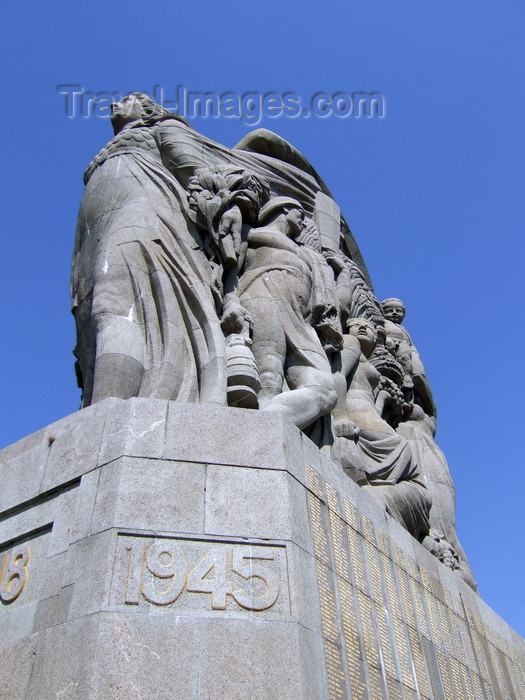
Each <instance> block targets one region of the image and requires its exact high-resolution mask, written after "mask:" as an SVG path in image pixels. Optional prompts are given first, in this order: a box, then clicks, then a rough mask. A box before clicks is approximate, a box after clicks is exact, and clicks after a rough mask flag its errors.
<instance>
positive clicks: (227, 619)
mask: <svg viewBox="0 0 525 700" xmlns="http://www.w3.org/2000/svg"><path fill="white" fill-rule="evenodd" d="M144 402H145V403H148V400H146V399H130V400H129V401H121V402H120V404H122V407H121V409H119V411H116V412H114V413H113V416H112V422H111V435H113V436H115V437H114V444H113V447H112V450H113V451H114V453H115V454H117V453H118V439H117V437H116V436H117V435H120V436H121V440H122V441H121V448H122V449H121V451H122V453H123V454H121V455H120V456H118V457H117V456H115V455H114V456H115V458H114V459H112V460H111V461H109V462H105V461H102V460H100V458H97V462H98V466H97V467H96V468H94V469H93V461H92V458H91V454H93V453H95V454H97V455H98V456H99V457H100V454H101V450H100V445H101V443H102V441H103V440H105V434H104V432H103V433H102V434H101V435H99V436H98V438H96V437H95V436H94V435H93V434H91V436H90V437H88V439H89V443H90V444H89V445H88V446H86V450H85V454H86V458H85V460H84V461H83V462H77V463H76V466H75V470H76V471H75V473H76V474H79V477H78V478H76V479H75V480H73V481H68V482H67V483H66V484H64V485H60V486H58V487H57V488H56V489H55V490H54V491H53V492H51V493H50V492H48V491H46V492H45V493H43V494H42V495H41V496H38V495H37V497H36V498H35V499H34V500H33V502H32V503H31V504H29V506H28V505H27V502H26V501H25V500H23V501H22V503H21V507H20V508H19V509H18V508H16V507H15V508H14V509H10V510H8V511H4V512H3V513H2V514H0V517H1V518H2V520H1V521H0V522H1V529H0V535H1V536H2V539H1V540H0V547H1V549H0V554H2V553H3V556H4V557H5V556H7V567H11V569H10V571H12V570H13V569H12V567H13V566H14V565H15V563H14V562H13V554H14V553H16V552H20V553H25V552H26V551H27V550H30V555H29V556H28V557H27V558H25V559H24V557H25V554H24V556H23V557H22V560H19V562H18V566H19V569H18V571H19V573H20V576H21V578H20V579H19V580H15V579H13V581H12V582H11V584H12V585H9V584H7V583H6V579H5V576H4V575H3V576H4V578H3V580H0V600H1V601H2V602H1V603H0V604H1V605H2V615H1V617H0V625H1V627H0V630H1V635H2V642H3V644H4V650H5V651H4V654H5V656H4V658H5V659H10V658H11V655H12V654H13V653H14V654H15V657H13V658H15V661H14V662H13V663H14V664H15V665H14V666H13V668H15V669H17V672H18V673H19V676H18V677H17V678H16V679H13V678H11V677H9V678H8V679H7V680H6V683H5V688H7V689H9V692H12V694H13V693H14V695H12V696H13V697H23V698H35V699H36V698H38V699H39V700H40V698H55V697H56V695H57V694H58V695H60V694H61V693H62V694H63V695H65V696H66V697H70V698H79V699H80V698H85V697H94V698H98V697H122V698H125V697H130V696H133V694H137V693H138V694H141V695H142V696H149V697H166V698H172V697H174V698H177V697H184V698H201V699H202V700H204V699H211V698H216V697H224V698H230V697H246V695H247V694H248V695H249V696H250V697H260V698H265V697H268V695H269V694H271V695H272V697H276V698H283V700H284V699H286V700H288V699H290V698H310V697H316V698H317V697H319V698H329V697H332V696H333V695H334V694H336V693H337V694H339V695H340V696H341V697H351V696H358V697H359V696H361V697H365V698H366V697H376V696H377V694H378V693H379V697H383V696H384V697H386V695H385V694H386V693H387V692H388V693H390V694H395V693H401V695H404V696H405V697H417V693H416V690H415V689H416V688H419V693H420V697H422V698H424V697H428V698H430V697H440V696H441V697H446V698H447V699H448V698H456V697H458V698H461V697H464V695H467V696H472V697H478V696H479V697H481V695H480V693H482V691H481V690H479V688H481V687H483V686H484V685H485V687H486V688H487V689H490V691H489V690H487V692H492V693H494V695H495V696H497V695H498V694H499V695H500V696H501V697H513V696H514V697H521V696H522V695H523V694H524V692H525V686H524V684H523V677H522V671H521V668H522V666H523V664H524V663H525V642H524V641H523V640H522V639H521V638H520V637H519V636H518V635H516V633H515V632H514V631H513V630H511V629H510V628H509V627H508V625H506V624H505V623H504V622H503V621H502V620H501V619H500V618H498V616H497V615H495V614H494V613H493V611H491V610H490V609H489V608H488V607H487V606H486V605H485V604H484V603H483V601H482V600H481V599H480V598H479V596H478V595H477V594H476V593H475V592H474V591H473V590H472V589H471V588H469V587H468V586H467V585H466V584H465V583H464V582H463V581H461V579H460V578H459V577H458V576H456V575H455V574H454V573H453V571H452V570H451V569H449V568H447V567H445V566H444V565H443V564H442V563H440V562H439V561H438V559H437V558H436V557H433V556H432V555H431V554H430V552H429V551H428V550H427V549H426V548H425V547H423V546H422V545H421V544H420V543H418V542H417V541H416V540H415V539H414V538H413V537H411V536H410V535H409V534H408V532H407V530H406V529H405V528H403V527H402V526H401V525H400V524H399V523H398V522H397V521H396V520H394V519H393V518H391V517H390V516H388V515H386V514H385V512H384V510H383V509H381V508H380V507H379V506H378V504H377V503H375V502H374V501H373V500H372V499H371V498H370V497H369V495H368V494H367V492H366V490H365V489H362V488H360V487H359V486H358V485H357V484H355V483H354V482H353V481H352V480H350V479H348V478H347V477H346V476H345V474H344V472H343V471H342V470H341V468H340V466H339V465H337V464H336V463H334V462H333V461H332V460H331V459H330V457H329V456H328V455H327V454H325V453H323V451H320V450H319V449H318V448H317V447H315V446H314V445H313V443H311V442H310V441H309V440H308V438H306V437H305V436H304V434H302V433H301V432H300V431H299V430H298V429H297V428H295V427H294V426H291V425H290V424H288V425H286V426H285V425H284V423H283V421H282V418H280V417H279V416H277V415H275V416H274V415H271V414H270V413H268V414H265V413H264V412H256V411H241V410H239V409H231V408H226V407H217V408H213V409H212V408H210V407H209V406H198V405H190V404H187V405H186V406H184V405H183V404H171V405H170V406H169V408H172V407H173V408H174V411H180V412H184V410H185V409H187V411H188V413H187V416H186V422H185V423H184V422H183V424H184V426H185V428H184V431H180V432H179V433H178V439H179V441H180V443H181V444H180V448H179V447H178V446H177V436H176V434H175V433H174V434H172V435H171V438H170V441H169V451H170V453H171V454H172V455H174V454H177V455H180V454H181V453H182V452H184V451H185V450H188V446H187V435H186V434H185V433H186V431H188V432H189V433H190V434H191V435H197V426H202V425H204V424H205V425H206V426H207V434H214V433H217V432H219V430H221V431H226V432H227V433H228V434H229V435H230V444H226V443H221V442H219V443H218V445H217V447H216V454H215V455H213V448H212V445H211V442H210V443H209V444H206V445H205V446H204V447H203V448H202V449H204V450H206V451H207V457H208V459H209V461H205V462H199V461H197V460H194V461H191V460H190V461H188V460H187V459H186V460H184V461H181V460H179V459H170V458H168V457H167V455H166V454H162V457H160V458H155V459H146V458H144V457H143V456H142V451H143V442H142V440H141V439H138V440H137V439H136V437H133V436H132V438H131V442H130V434H131V433H130V432H129V431H127V430H126V424H127V422H128V420H129V419H130V417H131V418H133V416H135V418H134V420H135V423H134V426H133V433H134V435H135V436H136V435H141V434H143V433H144V434H145V433H147V432H148V431H149V430H150V429H151V425H152V423H155V422H156V420H157V419H158V416H159V415H162V416H165V417H166V416H168V405H167V404H168V402H165V404H166V405H165V406H161V404H162V403H163V402H161V401H153V402H152V405H151V406H150V408H149V409H146V407H145V406H143V403H144ZM105 403H106V402H100V404H99V405H100V410H103V409H104V404H105ZM127 403H129V406H128V407H125V406H124V404H127ZM108 404H110V405H113V404H112V402H111V401H109V402H108ZM139 405H140V406H141V408H140V411H137V406H139ZM139 415H140V416H141V417H142V418H141V419H140V418H139V417H138V416H139ZM179 415H182V413H181V414H179ZM84 416H86V412H84V411H80V412H78V413H77V414H75V415H74V416H70V417H68V418H67V419H65V423H64V424H65V425H71V422H72V421H73V422H75V421H78V424H77V432H79V429H78V426H80V425H81V423H82V421H83V420H84ZM173 416H175V413H174V414H173ZM238 416H246V418H245V423H243V427H244V428H246V427H249V426H250V425H253V426H254V424H252V423H251V421H262V423H261V426H262V427H261V426H260V427H259V430H258V431H256V433H257V434H258V435H262V434H264V430H265V429H266V428H267V427H268V425H271V426H272V428H273V429H275V430H276V432H277V435H281V437H280V438H279V439H278V440H277V441H276V442H277V443H278V445H279V446H278V447H277V448H276V445H275V444H274V443H273V442H271V441H269V440H267V441H262V440H259V445H258V449H257V451H255V452H254V451H251V452H250V450H249V446H248V445H247V443H246V437H245V431H244V430H239V431H237V430H236V427H237V423H238ZM86 420H87V421H88V423H89V421H90V420H91V418H90V417H89V416H87V418H86ZM140 420H142V421H143V425H142V429H141V425H140ZM168 423H169V421H168V422H167V423H166V425H167V424H168ZM175 424H176V423H175V421H174V422H173V425H175ZM192 424H193V426H192ZM285 427H286V430H285ZM55 428H57V433H58V432H59V431H60V429H61V428H62V426H60V425H58V426H56V425H55ZM254 429H255V426H254ZM279 431H280V433H279ZM153 432H155V431H153ZM285 434H286V435H287V438H286V444H287V449H284V444H283V437H282V436H284V435H285ZM87 435H88V436H89V433H87ZM233 443H237V444H236V445H235V444H233ZM159 444H160V443H159ZM133 445H135V446H136V447H137V452H139V454H138V455H137V456H135V455H133V454H129V453H130V452H132V446H133ZM291 445H293V446H294V449H295V450H297V452H296V451H294V452H293V453H292V452H291V450H290V449H288V448H289V446H291ZM130 446H131V447H130ZM89 447H90V448H91V449H88V448H89ZM245 448H247V456H248V458H249V459H248V460H247V461H249V462H251V464H246V465H242V464H238V461H239V460H240V455H241V454H242V450H243V449H245ZM27 449H28V452H31V450H33V449H34V441H32V440H28V441H27ZM159 449H160V448H159ZM166 449H168V448H167V446H166V444H165V445H164V447H163V448H162V450H164V451H165V450H166ZM162 450H161V453H162ZM197 452H198V450H197ZM124 453H126V454H124ZM184 454H185V456H187V454H186V453H185V452H184ZM298 454H301V455H302V459H303V462H302V464H301V460H300V458H299V457H298ZM10 455H11V457H10ZM6 457H7V459H6ZM23 457H24V453H23V451H21V449H20V445H19V446H18V447H17V449H16V450H14V451H12V450H7V451H2V453H0V459H1V460H2V461H3V463H4V464H7V465H9V464H10V461H11V459H13V460H17V459H20V458H22V459H23ZM201 457H202V452H201V453H200V457H199V459H200V458H201ZM212 457H215V459H212ZM68 458H69V459H75V452H74V451H72V452H70V453H69V457H68ZM228 459H231V462H230V463H228ZM274 460H276V461H274ZM84 469H85V470H86V473H84V474H82V471H83V470H84ZM71 473H73V472H72V471H71V469H70V466H69V465H67V464H64V474H68V475H69V474H71ZM46 523H47V524H46ZM35 527H36V528H37V530H36V532H34V531H33V529H34V528H35ZM38 528H40V529H38ZM24 548H27V550H26V549H24ZM25 572H27V577H25ZM20 583H22V584H23V585H20ZM17 587H18V588H17ZM18 589H19V594H18V595H17V596H16V598H13V594H14V593H16V591H17V590H18ZM10 597H11V598H13V599H12V600H9V598H10ZM13 650H14V651H13ZM414 693H416V695H414ZM440 694H441V695H440Z"/></svg>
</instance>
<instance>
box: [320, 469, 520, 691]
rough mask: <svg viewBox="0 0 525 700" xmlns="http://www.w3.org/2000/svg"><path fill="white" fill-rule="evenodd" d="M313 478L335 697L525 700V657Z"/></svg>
mask: <svg viewBox="0 0 525 700" xmlns="http://www.w3.org/2000/svg"><path fill="white" fill-rule="evenodd" d="M307 475H308V489H309V494H308V502H309V510H310V523H311V526H312V534H313V543H314V553H315V558H316V568H317V582H318V590H319V599H320V607H321V631H322V636H323V646H324V654H325V667H326V677H327V681H328V694H329V698H330V700H344V699H346V698H349V697H351V698H370V700H386V699H392V698H403V697H406V698H421V700H429V699H430V698H431V699H432V700H438V699H441V700H445V698H446V700H465V698H466V699H467V700H471V699H472V700H474V698H476V699H477V698H480V699H483V698H487V699H488V698H496V699H497V698H516V699H517V698H525V657H523V656H522V655H521V654H519V653H518V652H517V651H516V649H514V648H513V647H512V646H511V645H510V644H509V643H508V642H507V641H506V640H505V639H504V638H502V637H501V636H500V635H499V634H498V633H497V632H496V631H495V630H493V629H492V628H490V627H489V626H488V625H487V624H486V623H484V622H483V620H482V619H481V617H480V616H479V615H478V614H477V613H476V612H474V611H472V610H470V609H469V608H468V607H467V606H466V605H465V604H464V603H463V602H462V601H461V600H460V599H459V598H458V597H456V596H453V595H452V594H451V593H450V592H449V591H447V590H446V588H445V587H444V586H443V584H442V583H441V582H440V581H438V580H436V579H435V578H434V577H433V576H431V575H430V574H429V573H428V572H427V571H426V570H425V569H423V568H422V567H421V566H420V565H418V563H417V562H416V561H415V560H414V558H413V557H411V556H410V555H408V554H404V553H403V552H402V550H401V549H400V548H399V547H398V545H397V544H396V543H395V542H394V541H393V540H390V538H389V537H388V536H387V534H386V533H384V532H382V531H381V530H379V529H378V528H376V527H375V525H374V523H373V522H372V521H371V520H370V519H369V518H368V517H367V516H365V515H364V514H359V513H358V511H357V509H356V507H355V506H354V504H352V503H350V502H349V501H348V500H346V499H345V498H343V497H342V496H341V495H340V494H338V493H337V492H336V490H335V489H334V488H333V487H332V486H331V485H330V484H329V483H327V482H325V481H324V479H323V478H322V477H321V475H320V474H318V473H317V472H316V471H315V470H314V469H313V468H311V467H307ZM482 688H483V689H482ZM489 688H490V690H489Z"/></svg>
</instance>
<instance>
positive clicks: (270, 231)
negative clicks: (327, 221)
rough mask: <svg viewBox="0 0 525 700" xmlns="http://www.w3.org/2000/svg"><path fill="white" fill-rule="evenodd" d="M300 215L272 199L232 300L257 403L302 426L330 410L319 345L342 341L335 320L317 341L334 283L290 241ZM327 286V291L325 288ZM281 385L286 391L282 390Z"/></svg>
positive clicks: (294, 205) (286, 202)
mask: <svg viewBox="0 0 525 700" xmlns="http://www.w3.org/2000/svg"><path fill="white" fill-rule="evenodd" d="M303 218H304V210H303V208H302V206H301V205H300V204H299V202H298V201H297V200H294V199H292V198H289V197H275V198H273V199H271V200H270V201H269V202H268V203H267V204H266V205H265V206H264V207H263V208H262V209H261V211H260V213H259V225H258V227H256V228H253V229H252V230H251V231H250V233H249V234H248V248H247V251H246V260H245V263H244V268H243V271H242V275H241V277H240V280H239V299H240V302H241V304H242V306H243V307H244V308H245V309H247V311H248V313H249V314H250V316H251V318H252V319H253V346H252V348H253V354H254V356H255V360H256V362H257V366H258V368H259V373H260V377H261V391H260V393H259V406H260V408H261V409H263V410H280V411H282V412H283V414H284V415H286V416H287V417H288V418H289V419H290V420H291V421H292V422H293V423H295V425H297V426H298V427H299V428H307V427H308V426H310V425H311V424H312V423H313V422H314V421H315V420H317V419H318V418H320V417H321V416H323V415H326V414H327V413H329V412H330V410H331V409H332V408H333V407H334V406H335V402H336V393H335V387H334V383H333V378H332V372H331V368H330V363H329V362H328V358H327V354H326V352H325V348H327V347H328V346H330V347H332V346H333V342H334V336H336V342H337V340H339V339H340V338H341V334H340V333H338V331H339V329H338V318H337V313H336V317H335V324H334V325H333V326H329V327H330V328H331V329H332V330H333V333H332V334H331V336H330V337H328V338H327V339H326V342H324V343H322V340H321V338H320V337H319V335H318V331H319V332H321V333H322V332H323V328H322V326H323V321H324V320H325V318H326V313H328V314H329V313H330V311H331V310H334V309H335V311H337V299H336V291H335V282H334V279H333V276H332V275H331V271H330V269H329V268H328V266H327V265H326V263H325V261H324V258H323V257H322V256H321V255H320V254H319V253H317V252H316V251H315V250H313V249H312V248H310V247H308V246H302V245H299V244H298V243H297V238H298V237H299V235H300V234H301V231H302V229H303ZM330 286H331V288H330ZM285 380H286V384H287V387H288V389H289V391H286V392H283V384H284V381H285Z"/></svg>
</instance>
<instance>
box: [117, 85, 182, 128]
mask: <svg viewBox="0 0 525 700" xmlns="http://www.w3.org/2000/svg"><path fill="white" fill-rule="evenodd" d="M158 117H174V118H175V119H179V120H180V121H184V122H185V120H183V119H182V117H179V115H175V114H174V112H170V111H169V110H168V109H165V108H164V107H161V106H160V105H159V104H157V103H156V102H155V101H154V100H152V99H151V97H150V96H149V95H146V93H145V92H130V93H129V95H126V96H125V97H123V98H122V99H121V100H119V101H118V102H113V104H112V105H111V123H112V124H113V130H114V131H115V133H116V134H118V132H119V131H121V130H122V129H123V128H124V127H125V126H126V125H127V124H131V123H133V122H136V121H148V120H151V119H154V118H158ZM185 123H186V122H185Z"/></svg>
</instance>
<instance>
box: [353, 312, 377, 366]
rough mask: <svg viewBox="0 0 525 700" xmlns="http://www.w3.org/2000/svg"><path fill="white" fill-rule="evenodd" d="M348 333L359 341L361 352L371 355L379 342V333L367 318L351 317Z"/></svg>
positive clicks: (366, 355) (367, 355)
mask: <svg viewBox="0 0 525 700" xmlns="http://www.w3.org/2000/svg"><path fill="white" fill-rule="evenodd" d="M348 333H349V334H350V335H353V336H354V337H355V338H357V340H358V341H359V345H360V346H361V352H362V353H363V355H364V356H365V357H370V355H371V354H372V352H373V351H374V348H375V346H376V343H377V333H376V329H375V328H374V326H373V325H372V324H371V323H370V321H367V320H366V318H351V319H349V321H348Z"/></svg>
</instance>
